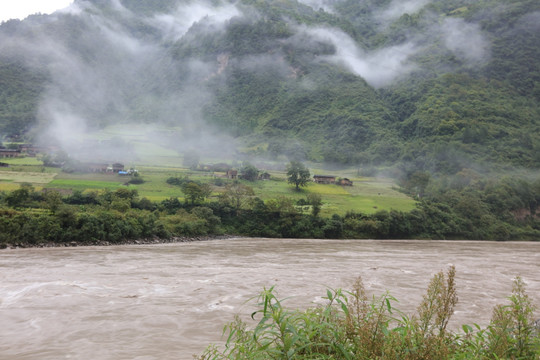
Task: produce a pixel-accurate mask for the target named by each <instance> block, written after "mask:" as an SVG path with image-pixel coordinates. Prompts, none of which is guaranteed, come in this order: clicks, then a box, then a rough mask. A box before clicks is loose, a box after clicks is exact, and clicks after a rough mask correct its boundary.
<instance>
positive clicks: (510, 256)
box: [0, 238, 540, 360]
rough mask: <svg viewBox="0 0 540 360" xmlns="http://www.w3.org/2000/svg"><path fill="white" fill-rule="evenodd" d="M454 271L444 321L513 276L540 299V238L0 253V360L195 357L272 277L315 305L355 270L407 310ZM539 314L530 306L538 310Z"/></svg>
mask: <svg viewBox="0 0 540 360" xmlns="http://www.w3.org/2000/svg"><path fill="white" fill-rule="evenodd" d="M451 264H453V265H455V266H456V270H457V276H456V278H457V285H458V296H459V303H458V305H457V307H456V312H455V315H454V317H453V318H452V323H451V326H452V327H453V328H454V329H457V328H459V327H460V325H462V324H472V323H473V322H475V323H478V324H481V325H486V324H487V323H488V322H489V319H490V317H491V310H492V308H493V306H494V305H496V304H500V303H505V302H506V298H507V297H508V296H509V295H510V293H511V288H512V282H513V279H514V278H515V277H516V276H517V275H519V276H521V277H522V278H523V279H524V281H525V283H526V285H527V293H528V294H529V296H530V297H531V298H532V299H533V301H534V303H535V304H536V305H539V302H538V301H539V300H540V272H539V270H540V243H522V242H520V243H513V242H507V243H503V242H471V241H410V240H407V241H388V240H386V241H373V240H297V239H295V240H284V239H244V238H238V239H225V240H212V241H202V242H191V243H178V244H167V245H134V246H111V247H78V248H45V249H13V250H1V251H0V359H2V360H12V359H13V360H15V359H17V360H24V359H39V360H46V359H55V360H56V359H101V360H107V359H111V360H112V359H114V360H119V359H139V360H142V359H149V360H150V359H156V360H157V359H159V360H167V359H192V355H193V354H200V353H201V352H202V351H203V350H204V348H205V347H206V346H207V345H208V344H209V343H218V342H219V341H220V339H221V333H222V330H223V325H224V324H225V323H226V322H228V321H231V320H232V319H233V316H234V314H236V313H239V314H241V315H242V316H243V317H244V318H246V319H248V316H247V315H248V314H249V313H250V312H251V311H252V310H253V309H254V307H253V306H254V305H253V302H249V301H248V300H249V299H250V298H252V297H254V296H256V295H257V294H258V293H259V292H260V291H261V290H262V289H263V288H264V287H265V286H266V287H269V286H272V285H275V289H276V290H277V294H278V297H282V298H283V297H288V298H289V299H288V300H287V301H285V305H286V306H290V307H306V306H310V305H314V303H315V304H316V303H322V302H323V299H322V298H321V296H323V295H324V294H325V292H326V288H328V287H334V288H335V287H342V288H348V287H349V285H350V284H352V282H353V281H354V279H355V278H357V277H358V276H361V277H362V279H363V281H364V284H365V286H366V289H367V291H368V294H370V295H371V294H372V295H380V294H382V293H384V292H385V291H386V290H389V291H390V294H391V295H393V296H394V297H396V298H397V299H398V300H399V301H400V302H399V303H398V304H394V306H395V307H396V308H398V309H400V310H402V311H405V312H408V313H409V312H413V311H415V309H416V307H417V306H418V304H419V303H420V301H421V298H422V295H423V293H424V292H425V289H426V288H427V285H428V283H429V281H430V279H431V277H432V276H433V275H434V274H435V273H437V272H439V271H441V270H444V271H446V270H447V269H448V266H449V265H451ZM537 315H538V314H537Z"/></svg>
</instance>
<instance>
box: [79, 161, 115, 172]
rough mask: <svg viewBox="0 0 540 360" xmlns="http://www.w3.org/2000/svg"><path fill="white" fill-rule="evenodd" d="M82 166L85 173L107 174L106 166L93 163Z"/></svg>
mask: <svg viewBox="0 0 540 360" xmlns="http://www.w3.org/2000/svg"><path fill="white" fill-rule="evenodd" d="M82 166H83V167H85V168H86V169H87V171H89V172H94V173H104V172H107V168H108V167H109V165H108V164H93V163H87V164H83V165H82Z"/></svg>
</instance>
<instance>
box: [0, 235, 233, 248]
mask: <svg viewBox="0 0 540 360" xmlns="http://www.w3.org/2000/svg"><path fill="white" fill-rule="evenodd" d="M239 237H241V236H237V235H209V236H187V237H184V236H182V237H177V236H175V237H172V238H168V239H162V238H158V237H153V238H145V239H137V240H123V241H119V242H109V241H102V240H100V241H83V242H79V241H71V242H47V243H38V244H28V243H15V244H0V250H15V249H34V248H61V247H79V246H122V245H158V244H175V243H187V242H195V241H210V240H223V239H234V238H239Z"/></svg>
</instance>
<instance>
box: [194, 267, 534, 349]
mask: <svg viewBox="0 0 540 360" xmlns="http://www.w3.org/2000/svg"><path fill="white" fill-rule="evenodd" d="M325 298H326V299H327V303H326V305H324V306H321V307H315V308H310V309H307V310H305V311H299V310H288V309H286V308H285V307H284V306H283V304H282V301H280V300H279V299H278V298H277V297H276V295H275V293H274V288H273V287H271V288H270V289H265V290H264V291H263V292H262V293H261V295H260V296H259V303H258V310H257V311H255V312H254V313H253V314H252V315H251V317H252V318H253V319H254V320H255V319H258V322H257V323H256V324H255V326H254V327H253V328H251V329H250V328H248V326H247V324H246V323H245V322H243V321H241V320H239V319H238V318H236V319H235V321H234V322H232V323H230V324H229V325H227V327H226V333H227V335H228V337H227V340H226V344H225V346H224V348H223V349H219V348H218V347H216V346H210V347H209V348H208V349H207V350H206V351H205V352H204V353H203V354H202V355H201V356H200V357H199V358H198V359H199V360H210V359H212V360H225V359H231V360H232V359H290V360H292V359H360V360H361V359H366V360H372V359H404V360H421V359H422V360H424V359H438V360H440V359H537V358H538V357H539V356H540V337H539V335H538V330H537V329H535V327H534V324H533V318H532V310H533V306H532V304H531V301H530V299H529V298H528V297H527V295H526V293H525V288H524V285H523V281H522V280H521V278H519V277H518V278H516V279H515V281H514V288H513V292H512V296H511V297H510V298H509V300H510V304H509V305H500V306H497V307H496V308H495V310H494V314H493V319H492V320H491V323H490V325H489V326H488V327H487V328H484V329H482V328H480V327H479V326H477V325H474V326H475V330H473V327H471V326H469V325H464V326H463V333H454V332H451V331H448V330H447V325H448V321H449V320H450V318H451V316H452V313H453V311H454V306H455V305H456V303H457V295H456V286H455V269H454V268H453V267H451V268H450V269H449V270H448V272H447V273H446V275H445V274H444V273H443V272H440V273H438V274H436V275H435V276H434V277H433V279H432V280H431V282H430V284H429V286H428V289H427V292H426V294H425V295H424V297H423V300H422V302H421V304H420V305H419V307H418V310H417V314H416V315H414V316H412V317H408V316H407V315H405V314H403V313H402V312H400V311H399V310H398V309H396V308H394V306H393V303H394V302H395V301H396V299H394V298H393V297H392V296H391V295H390V294H388V293H386V294H383V295H381V296H379V297H373V298H372V299H371V300H370V299H368V297H367V296H366V293H365V289H364V286H363V284H362V281H361V279H358V280H357V281H356V282H355V283H354V285H353V287H352V290H350V291H344V290H340V289H338V290H327V294H326V297H325Z"/></svg>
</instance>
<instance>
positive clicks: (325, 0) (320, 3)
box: [298, 0, 335, 13]
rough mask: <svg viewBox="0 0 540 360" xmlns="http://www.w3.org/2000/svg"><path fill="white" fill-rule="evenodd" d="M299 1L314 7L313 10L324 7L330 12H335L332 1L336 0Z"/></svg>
mask: <svg viewBox="0 0 540 360" xmlns="http://www.w3.org/2000/svg"><path fill="white" fill-rule="evenodd" d="M298 2H299V3H302V4H304V5H307V6H309V7H311V8H313V10H315V11H319V9H323V10H324V11H326V12H329V13H333V12H334V9H333V7H332V3H334V2H335V1H332V0H299V1H298Z"/></svg>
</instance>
